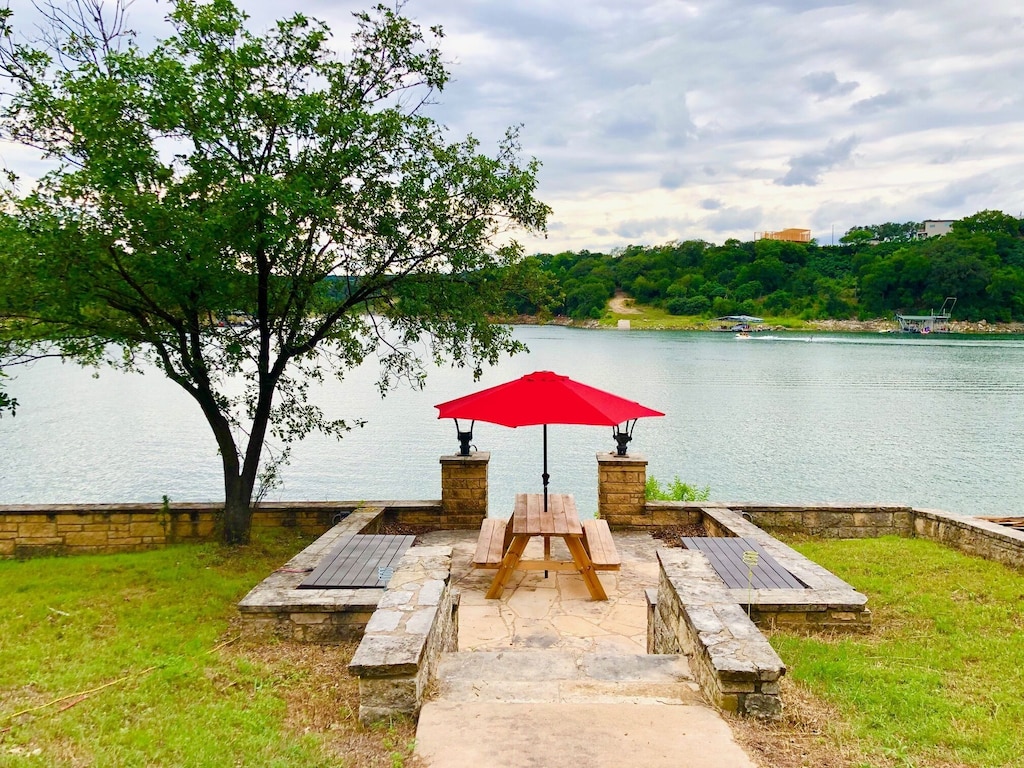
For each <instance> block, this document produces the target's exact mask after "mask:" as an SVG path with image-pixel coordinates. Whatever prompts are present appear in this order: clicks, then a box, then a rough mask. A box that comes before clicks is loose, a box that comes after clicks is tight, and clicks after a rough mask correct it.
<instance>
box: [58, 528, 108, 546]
mask: <svg viewBox="0 0 1024 768" xmlns="http://www.w3.org/2000/svg"><path fill="white" fill-rule="evenodd" d="M64 543H65V544H66V545H67V546H69V547H105V546H107V534H106V532H105V531H104V532H89V533H84V532H76V533H69V534H67V535H66V536H65V537H64Z"/></svg>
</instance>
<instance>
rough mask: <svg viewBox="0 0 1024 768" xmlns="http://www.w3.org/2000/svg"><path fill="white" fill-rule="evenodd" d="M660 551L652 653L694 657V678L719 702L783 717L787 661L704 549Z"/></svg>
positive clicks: (728, 707)
mask: <svg viewBox="0 0 1024 768" xmlns="http://www.w3.org/2000/svg"><path fill="white" fill-rule="evenodd" d="M657 556H658V563H659V578H658V594H657V598H656V602H655V604H654V606H653V610H651V615H652V617H653V629H651V628H649V632H650V637H649V641H648V642H649V645H651V646H652V648H653V652H654V653H670V654H675V653H683V654H686V655H687V656H689V657H690V668H691V670H692V671H693V675H694V678H695V679H696V680H697V682H698V684H699V685H700V687H701V690H702V691H703V693H704V695H705V696H706V697H707V698H708V700H709V701H711V702H712V703H713V704H714V705H715V706H717V707H720V708H721V709H724V710H726V711H728V712H736V713H738V714H741V715H747V716H751V717H758V718H763V719H777V718H779V717H780V715H781V713H782V699H781V698H780V696H779V680H780V678H781V677H782V676H783V675H784V674H785V673H786V665H785V664H783V663H782V659H780V658H779V655H778V654H777V653H776V652H775V650H774V649H773V648H772V647H771V645H769V644H768V641H767V640H766V639H765V637H764V635H762V634H761V632H760V631H759V630H758V629H757V627H756V626H754V623H753V622H752V621H751V620H750V619H749V618H747V615H746V613H744V611H743V609H742V608H741V607H740V606H739V605H737V604H736V601H735V598H734V597H733V596H732V595H731V594H729V593H730V590H728V589H725V585H724V584H723V583H722V580H721V579H720V578H718V576H717V574H715V572H714V570H713V569H712V568H711V564H710V563H709V562H708V560H707V558H706V557H705V556H704V554H703V553H702V552H698V551H695V550H688V549H659V550H657ZM648 599H650V598H648Z"/></svg>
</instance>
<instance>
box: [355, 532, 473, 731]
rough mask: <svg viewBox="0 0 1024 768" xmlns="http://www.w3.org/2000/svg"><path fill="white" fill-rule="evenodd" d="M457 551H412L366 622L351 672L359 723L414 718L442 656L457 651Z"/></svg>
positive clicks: (447, 549)
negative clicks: (454, 570) (453, 568)
mask: <svg viewBox="0 0 1024 768" xmlns="http://www.w3.org/2000/svg"><path fill="white" fill-rule="evenodd" d="M451 566H452V548H451V547H450V546H438V547H422V546H421V547H412V548H411V549H409V550H407V551H406V553H405V555H403V557H402V559H401V560H400V561H399V563H398V567H396V568H395V571H394V574H393V575H392V576H391V579H390V581H388V586H387V589H386V590H385V591H384V595H383V597H381V599H380V603H379V604H378V606H377V610H376V611H374V613H373V615H372V616H371V617H370V621H369V622H368V623H367V624H366V631H365V632H364V634H363V639H362V641H361V642H360V643H359V647H358V648H357V649H356V652H355V654H354V655H353V656H352V661H351V662H350V663H349V670H350V671H351V672H352V673H353V674H354V675H356V676H357V677H358V678H359V720H360V722H362V723H364V724H369V723H374V722H378V721H381V720H387V719H389V718H391V717H394V716H395V715H407V716H410V717H415V716H416V715H418V714H419V711H420V707H421V706H422V704H423V696H424V692H425V690H426V688H427V686H428V685H429V683H430V681H431V680H432V679H433V678H434V676H435V674H436V670H437V664H438V661H439V660H440V658H441V654H442V653H447V652H451V651H457V650H458V643H459V641H458V634H459V627H458V605H459V599H458V592H457V591H456V590H454V589H452V587H451Z"/></svg>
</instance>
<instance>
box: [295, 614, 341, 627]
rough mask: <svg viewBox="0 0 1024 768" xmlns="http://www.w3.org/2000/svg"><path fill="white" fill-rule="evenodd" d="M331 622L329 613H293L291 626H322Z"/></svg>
mask: <svg viewBox="0 0 1024 768" xmlns="http://www.w3.org/2000/svg"><path fill="white" fill-rule="evenodd" d="M330 620H331V614H329V613H293V614H291V621H292V623H293V624H300V625H302V624H323V623H325V622H329V621H330Z"/></svg>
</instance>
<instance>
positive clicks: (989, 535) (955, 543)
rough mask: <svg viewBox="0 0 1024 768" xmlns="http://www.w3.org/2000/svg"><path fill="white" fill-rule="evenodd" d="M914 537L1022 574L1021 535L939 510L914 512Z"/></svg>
mask: <svg viewBox="0 0 1024 768" xmlns="http://www.w3.org/2000/svg"><path fill="white" fill-rule="evenodd" d="M914 535H915V536H917V537H919V538H922V539H931V540H932V541H939V542H942V543H943V544H945V545H946V546H948V547H952V548H953V549H958V550H960V551H961V552H966V553H967V554H969V555H975V556H977V557H983V558H985V559H986V560H994V561H996V562H997V563H1002V564H1003V565H1008V566H1010V567H1012V568H1018V569H1021V570H1024V531H1018V530H1015V529H1013V528H1009V527H1007V526H1005V525H999V524H998V523H993V522H992V521H990V520H985V519H983V518H978V517H961V516H960V515H954V514H950V513H949V512H943V511H942V510H938V509H915V510H914Z"/></svg>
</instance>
